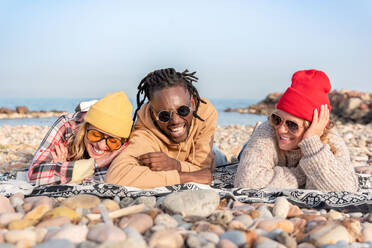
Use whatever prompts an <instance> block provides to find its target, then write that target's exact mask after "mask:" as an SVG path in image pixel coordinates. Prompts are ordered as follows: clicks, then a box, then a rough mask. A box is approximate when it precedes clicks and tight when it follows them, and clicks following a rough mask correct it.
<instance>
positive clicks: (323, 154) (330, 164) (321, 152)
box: [299, 136, 358, 192]
mask: <svg viewBox="0 0 372 248" xmlns="http://www.w3.org/2000/svg"><path fill="white" fill-rule="evenodd" d="M340 142H341V141H340ZM299 146H300V148H301V151H302V153H303V158H302V159H301V160H300V166H301V168H302V170H303V171H304V173H305V175H306V177H307V178H308V180H309V181H310V182H311V183H310V185H311V184H312V185H314V187H315V189H318V190H323V191H330V190H332V191H350V192H355V191H357V189H358V183H357V178H356V175H355V173H354V170H353V168H352V167H351V165H350V160H349V159H348V158H349V157H348V156H347V155H346V154H348V151H347V150H344V151H339V154H340V155H339V156H338V158H336V156H335V155H334V154H333V153H332V152H331V150H330V147H329V145H325V144H323V143H322V142H321V141H320V139H319V137H318V136H312V137H309V138H306V139H304V140H303V141H301V143H300V144H299Z"/></svg>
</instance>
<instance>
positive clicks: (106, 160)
mask: <svg viewBox="0 0 372 248" xmlns="http://www.w3.org/2000/svg"><path fill="white" fill-rule="evenodd" d="M125 147H126V146H125V145H122V146H121V147H120V148H119V149H118V150H115V151H113V152H111V154H108V155H107V156H103V157H102V158H99V159H96V163H97V167H98V168H105V167H108V166H110V164H111V162H112V160H114V158H116V157H117V156H118V155H119V154H120V153H121V151H122V150H124V149H125Z"/></svg>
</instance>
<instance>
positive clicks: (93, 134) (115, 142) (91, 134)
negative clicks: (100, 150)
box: [86, 129, 126, 150]
mask: <svg viewBox="0 0 372 248" xmlns="http://www.w3.org/2000/svg"><path fill="white" fill-rule="evenodd" d="M86 136H87V139H88V140H89V141H92V142H99V141H101V140H103V139H105V140H106V145H107V146H108V147H109V148H110V149H111V150H117V149H119V148H120V147H121V146H122V145H123V144H124V143H125V142H126V139H119V138H115V137H112V136H108V135H106V134H104V133H102V132H100V131H98V130H96V129H89V130H87V133H86ZM105 136H107V137H105Z"/></svg>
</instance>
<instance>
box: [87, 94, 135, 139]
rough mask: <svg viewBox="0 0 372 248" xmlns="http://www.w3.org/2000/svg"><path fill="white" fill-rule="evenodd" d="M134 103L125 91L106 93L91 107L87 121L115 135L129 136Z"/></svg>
mask: <svg viewBox="0 0 372 248" xmlns="http://www.w3.org/2000/svg"><path fill="white" fill-rule="evenodd" d="M132 109H133V107H132V104H131V103H130V101H129V99H128V97H127V95H126V94H125V93H124V92H123V91H118V92H115V93H112V94H108V95H106V96H105V97H104V98H102V99H101V100H99V101H98V102H96V103H95V104H94V105H93V106H92V107H90V109H89V111H88V113H87V114H86V116H85V119H84V120H85V121H86V122H89V123H90V124H92V125H93V126H95V127H97V128H99V129H101V130H102V131H104V132H107V133H109V134H112V135H114V136H118V137H122V138H128V137H129V134H130V131H131V128H132V124H133V121H132Z"/></svg>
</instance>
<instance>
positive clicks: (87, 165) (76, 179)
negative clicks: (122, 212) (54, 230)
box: [70, 158, 94, 183]
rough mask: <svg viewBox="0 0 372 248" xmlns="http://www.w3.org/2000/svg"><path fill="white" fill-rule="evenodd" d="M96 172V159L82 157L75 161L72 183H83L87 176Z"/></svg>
mask: <svg viewBox="0 0 372 248" xmlns="http://www.w3.org/2000/svg"><path fill="white" fill-rule="evenodd" d="M93 174H94V159H93V158H90V159H82V160H78V161H75V166H74V170H73V171H72V179H71V182H70V183H81V182H82V181H83V180H84V179H85V178H87V177H90V176H92V175H93Z"/></svg>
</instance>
